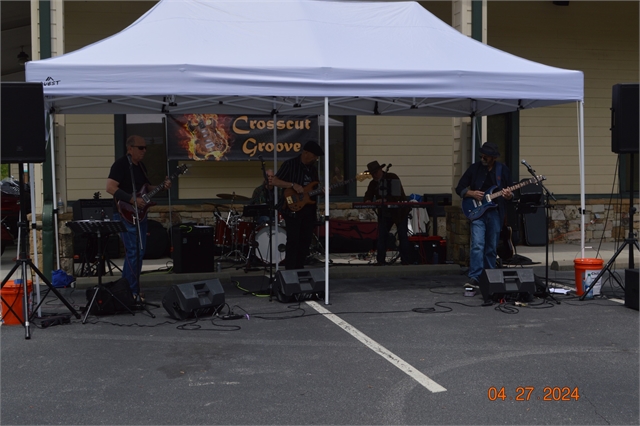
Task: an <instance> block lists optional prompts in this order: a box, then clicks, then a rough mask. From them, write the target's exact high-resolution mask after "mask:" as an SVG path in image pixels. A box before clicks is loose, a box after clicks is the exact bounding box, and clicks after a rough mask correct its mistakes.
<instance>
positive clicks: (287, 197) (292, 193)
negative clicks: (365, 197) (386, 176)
mask: <svg viewBox="0 0 640 426" xmlns="http://www.w3.org/2000/svg"><path fill="white" fill-rule="evenodd" d="M365 179H371V174H370V173H369V172H362V173H358V175H357V176H356V177H354V178H351V179H349V180H344V181H342V182H336V183H334V184H332V185H330V186H329V191H331V190H332V189H334V188H338V187H340V186H343V185H346V184H348V183H351V182H353V181H355V180H357V181H358V182H362V181H364V180H365ZM317 185H318V182H311V183H310V184H308V185H307V186H305V187H304V190H303V192H302V194H300V193H298V192H296V190H295V189H293V188H287V189H285V190H284V195H283V198H284V206H285V207H286V208H287V209H288V210H290V211H292V212H297V211H298V210H300V209H302V208H303V207H304V206H306V205H307V204H315V203H316V202H315V201H313V200H312V199H311V197H315V196H316V195H319V194H322V193H323V192H325V191H324V188H316V189H314V188H315V187H316V186H317Z"/></svg>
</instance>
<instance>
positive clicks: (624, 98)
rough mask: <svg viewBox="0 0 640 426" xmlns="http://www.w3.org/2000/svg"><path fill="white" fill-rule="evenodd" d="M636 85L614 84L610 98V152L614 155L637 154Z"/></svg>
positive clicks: (638, 132)
mask: <svg viewBox="0 0 640 426" xmlns="http://www.w3.org/2000/svg"><path fill="white" fill-rule="evenodd" d="M639 95H640V91H639V90H638V83H635V84H616V85H614V86H613V93H612V96H611V98H612V99H611V100H612V102H611V103H612V107H611V151H613V152H615V153H616V154H633V153H637V152H638V141H639V140H640V137H639V134H640V131H639V130H638V129H639V128H640V122H639V119H638V116H639V115H640V108H639V106H638V104H639V101H638V96H639Z"/></svg>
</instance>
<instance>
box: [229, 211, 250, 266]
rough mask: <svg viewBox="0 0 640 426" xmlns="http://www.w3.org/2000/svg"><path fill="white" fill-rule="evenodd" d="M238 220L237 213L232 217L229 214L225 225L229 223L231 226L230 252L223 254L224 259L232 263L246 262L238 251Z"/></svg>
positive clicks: (238, 215) (240, 251)
mask: <svg viewBox="0 0 640 426" xmlns="http://www.w3.org/2000/svg"><path fill="white" fill-rule="evenodd" d="M239 220H240V214H239V213H237V212H236V213H234V214H233V216H232V213H231V212H229V217H228V218H227V225H229V223H231V225H230V226H229V228H230V230H231V251H230V252H229V253H227V254H225V255H224V257H225V258H227V259H229V260H231V261H232V262H234V263H238V262H244V261H245V260H246V257H245V256H244V254H243V253H242V250H238V229H239V224H238V222H239Z"/></svg>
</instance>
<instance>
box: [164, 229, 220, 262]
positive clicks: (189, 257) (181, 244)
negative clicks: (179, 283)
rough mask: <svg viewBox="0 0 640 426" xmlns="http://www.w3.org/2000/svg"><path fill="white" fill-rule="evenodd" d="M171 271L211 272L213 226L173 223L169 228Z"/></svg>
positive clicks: (213, 260)
mask: <svg viewBox="0 0 640 426" xmlns="http://www.w3.org/2000/svg"><path fill="white" fill-rule="evenodd" d="M171 244H172V257H173V272H175V273H177V274H180V273H191V272H213V271H215V259H214V253H213V248H214V247H213V246H214V241H213V226H199V225H175V226H174V227H173V228H171Z"/></svg>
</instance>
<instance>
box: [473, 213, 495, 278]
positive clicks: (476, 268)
mask: <svg viewBox="0 0 640 426" xmlns="http://www.w3.org/2000/svg"><path fill="white" fill-rule="evenodd" d="M499 236H500V214H499V212H498V209H492V210H489V211H487V212H486V213H485V214H484V215H482V216H481V217H480V218H478V219H476V220H474V221H473V222H471V250H470V253H469V274H468V275H469V278H471V279H474V280H476V281H479V277H480V274H482V271H483V270H484V269H494V268H495V267H496V256H497V255H496V245H497V244H498V237H499Z"/></svg>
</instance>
